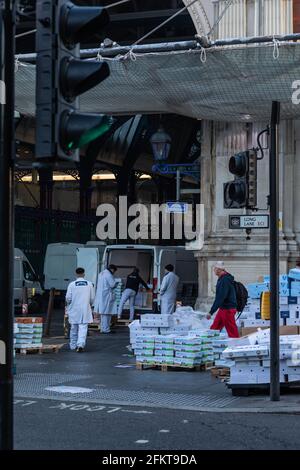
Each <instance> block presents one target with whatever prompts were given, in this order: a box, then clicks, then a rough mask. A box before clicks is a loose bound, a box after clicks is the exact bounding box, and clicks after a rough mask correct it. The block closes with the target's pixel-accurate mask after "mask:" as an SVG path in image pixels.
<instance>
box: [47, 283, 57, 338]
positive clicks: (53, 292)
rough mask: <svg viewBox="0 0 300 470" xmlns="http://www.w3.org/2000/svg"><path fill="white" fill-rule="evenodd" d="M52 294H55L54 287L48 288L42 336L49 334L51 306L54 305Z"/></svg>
mask: <svg viewBox="0 0 300 470" xmlns="http://www.w3.org/2000/svg"><path fill="white" fill-rule="evenodd" d="M54 294H55V289H53V288H52V289H50V292H49V301H48V308H47V317H46V325H45V333H44V336H50V328H51V321H52V314H53V306H54Z"/></svg>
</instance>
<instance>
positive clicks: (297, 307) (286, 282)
mask: <svg viewBox="0 0 300 470" xmlns="http://www.w3.org/2000/svg"><path fill="white" fill-rule="evenodd" d="M247 290H248V294H249V299H248V302H247V305H246V307H245V308H244V310H243V312H242V314H241V315H240V317H239V326H242V327H245V328H247V327H266V326H270V321H269V320H262V319H261V311H260V295H261V293H262V292H266V291H269V290H270V277H269V276H264V282H263V283H258V284H248V285H247ZM279 304H280V305H279V309H280V312H279V314H280V325H281V326H300V278H299V279H295V278H291V277H289V275H287V274H282V275H280V277H279Z"/></svg>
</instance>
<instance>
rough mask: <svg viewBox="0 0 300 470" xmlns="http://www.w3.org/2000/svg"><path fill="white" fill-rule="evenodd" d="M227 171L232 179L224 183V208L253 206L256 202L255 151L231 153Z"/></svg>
mask: <svg viewBox="0 0 300 470" xmlns="http://www.w3.org/2000/svg"><path fill="white" fill-rule="evenodd" d="M229 171H230V173H232V174H233V175H234V177H235V178H234V180H233V181H229V182H228V183H224V209H239V208H242V207H247V208H254V207H256V204H257V152H256V150H247V151H246V152H241V153H238V154H236V155H233V156H232V157H231V158H230V160H229Z"/></svg>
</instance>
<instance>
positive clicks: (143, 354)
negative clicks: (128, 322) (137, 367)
mask: <svg viewBox="0 0 300 470" xmlns="http://www.w3.org/2000/svg"><path fill="white" fill-rule="evenodd" d="M154 338H155V336H152V335H143V336H137V337H136V341H135V349H134V352H135V355H136V361H137V362H143V363H145V364H154V346H155V341H154Z"/></svg>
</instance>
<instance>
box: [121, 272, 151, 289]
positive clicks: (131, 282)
mask: <svg viewBox="0 0 300 470" xmlns="http://www.w3.org/2000/svg"><path fill="white" fill-rule="evenodd" d="M140 284H142V285H143V286H144V287H145V288H146V289H148V286H147V284H146V283H145V281H143V279H142V278H141V277H140V275H139V273H135V272H133V273H131V274H129V276H127V281H126V286H125V289H132V290H134V291H135V292H138V290H139V285H140Z"/></svg>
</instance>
